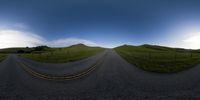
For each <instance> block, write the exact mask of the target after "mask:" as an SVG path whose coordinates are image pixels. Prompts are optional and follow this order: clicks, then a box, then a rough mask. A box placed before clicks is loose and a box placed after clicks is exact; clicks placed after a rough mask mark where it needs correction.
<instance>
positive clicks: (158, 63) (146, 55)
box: [115, 45, 200, 73]
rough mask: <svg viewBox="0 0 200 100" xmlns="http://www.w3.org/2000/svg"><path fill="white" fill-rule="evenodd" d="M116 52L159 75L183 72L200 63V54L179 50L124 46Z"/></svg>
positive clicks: (151, 46) (160, 47) (148, 46)
mask: <svg viewBox="0 0 200 100" xmlns="http://www.w3.org/2000/svg"><path fill="white" fill-rule="evenodd" d="M115 50H116V51H117V53H118V54H120V55H121V56H122V57H123V58H124V59H126V60H127V61H128V62H130V63H132V64H134V65H136V66H137V67H139V68H141V69H143V70H146V71H152V72H159V73H171V72H178V71H182V70H185V69H188V68H190V67H192V66H194V65H196V64H198V63H199V62H200V53H199V52H197V51H192V50H186V49H179V48H169V47H162V46H154V45H142V46H130V45H123V46H120V47H117V48H115Z"/></svg>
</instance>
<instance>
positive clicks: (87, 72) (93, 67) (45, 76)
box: [18, 59, 103, 80]
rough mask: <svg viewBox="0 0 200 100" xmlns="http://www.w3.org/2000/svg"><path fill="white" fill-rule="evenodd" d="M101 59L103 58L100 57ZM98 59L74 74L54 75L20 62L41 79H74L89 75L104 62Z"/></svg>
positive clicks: (25, 68) (27, 70) (24, 67)
mask: <svg viewBox="0 0 200 100" xmlns="http://www.w3.org/2000/svg"><path fill="white" fill-rule="evenodd" d="M100 60H101V59H100ZM100 60H98V61H97V62H96V63H95V64H93V65H92V66H91V67H90V68H88V69H86V70H84V71H82V72H80V73H77V74H74V75H63V76H56V75H55V76H53V75H47V74H43V73H39V72H37V71H34V70H33V69H31V68H29V67H28V65H26V64H24V63H22V62H19V61H18V63H19V64H20V65H21V67H22V68H23V69H24V70H25V71H26V72H28V73H29V74H31V75H33V76H35V77H37V78H41V79H45V80H74V79H78V78H82V77H84V76H86V75H88V74H89V73H91V72H92V71H94V70H95V69H96V67H97V65H98V64H100V63H102V62H103V61H100Z"/></svg>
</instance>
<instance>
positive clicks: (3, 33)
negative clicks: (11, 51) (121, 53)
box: [0, 29, 98, 48]
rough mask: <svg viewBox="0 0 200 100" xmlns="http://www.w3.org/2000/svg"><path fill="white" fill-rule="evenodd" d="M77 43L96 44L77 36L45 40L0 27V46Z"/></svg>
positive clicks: (63, 45)
mask: <svg viewBox="0 0 200 100" xmlns="http://www.w3.org/2000/svg"><path fill="white" fill-rule="evenodd" d="M79 43H83V44H85V45H88V46H98V45H97V44H96V43H94V42H92V41H89V40H84V39H79V38H63V39H57V40H53V41H47V40H46V39H45V38H43V37H41V36H39V35H37V34H34V33H30V32H24V31H19V30H11V29H0V48H10V47H27V46H28V47H35V46H39V45H48V46H51V47H65V46H70V45H73V44H79Z"/></svg>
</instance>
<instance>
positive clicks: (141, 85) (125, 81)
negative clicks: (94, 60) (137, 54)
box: [0, 50, 200, 100]
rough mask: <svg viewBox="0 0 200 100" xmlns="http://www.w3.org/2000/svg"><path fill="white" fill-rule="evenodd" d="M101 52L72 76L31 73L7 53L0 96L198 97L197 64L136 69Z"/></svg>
mask: <svg viewBox="0 0 200 100" xmlns="http://www.w3.org/2000/svg"><path fill="white" fill-rule="evenodd" d="M102 55H103V56H102V58H101V57H100V58H99V59H98V62H100V63H98V64H97V65H96V67H95V70H93V71H91V72H90V73H89V74H87V75H85V76H83V77H80V78H77V79H72V80H46V79H42V78H39V77H37V76H33V75H32V74H30V73H29V72H27V71H25V70H24V69H23V67H22V65H21V64H19V62H21V60H22V59H21V58H19V57H17V56H16V55H10V56H8V58H7V59H6V60H4V61H3V62H2V63H0V100H191V99H192V100H194V99H197V100H198V99H200V84H199V83H200V66H199V65H198V66H196V67H194V68H191V69H190V70H188V71H183V72H179V73H174V74H158V73H152V72H146V71H143V70H140V69H138V68H137V67H135V66H133V65H131V64H129V63H127V62H126V61H125V60H124V59H122V58H121V57H120V56H119V55H118V54H117V53H116V52H115V51H113V50H107V51H106V52H105V54H104V53H102ZM23 62H26V61H25V60H23ZM26 63H27V65H28V66H32V68H33V67H34V66H33V65H31V63H30V62H28V61H27V62H26ZM37 67H39V65H38V66H37ZM41 67H42V66H41ZM58 67H59V66H58ZM35 70H38V69H35ZM83 70H84V69H83ZM40 71H41V70H40ZM45 73H46V74H48V72H45ZM50 73H51V72H50Z"/></svg>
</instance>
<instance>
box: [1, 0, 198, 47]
mask: <svg viewBox="0 0 200 100" xmlns="http://www.w3.org/2000/svg"><path fill="white" fill-rule="evenodd" d="M199 27H200V1H199V0H121V1H120V0H56V1H55V0H0V39H1V40H0V46H1V47H2V48H3V47H13V46H15V47H18V46H35V45H36V44H37V45H41V44H47V45H50V46H68V45H70V44H73V43H79V42H81V43H82V42H83V43H86V44H89V45H100V46H104V47H116V46H119V45H122V44H132V45H141V44H155V45H164V46H172V47H183V48H194V49H197V48H200V40H198V38H200V29H199ZM7 34H11V36H12V38H10V37H8V36H9V35H8V36H7ZM24 35H25V36H24ZM31 36H33V37H31ZM34 36H36V37H34ZM15 37H18V38H15ZM20 37H21V38H20ZM22 37H23V38H22ZM37 37H39V38H37ZM36 38H37V39H36ZM18 39H19V40H18ZM7 40H9V41H7ZM22 40H24V41H22ZM30 40H31V41H30ZM5 41H6V42H5ZM12 41H13V42H14V43H13V42H12ZM16 41H21V42H23V43H21V42H20V43H16ZM38 41H39V42H38ZM58 41H59V42H58ZM69 41H70V43H67V42H69ZM25 42H27V45H26V43H25ZM36 42H37V43H36ZM56 43H57V44H56ZM59 43H60V44H59ZM18 44H23V45H18ZM52 44H54V45H52Z"/></svg>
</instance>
